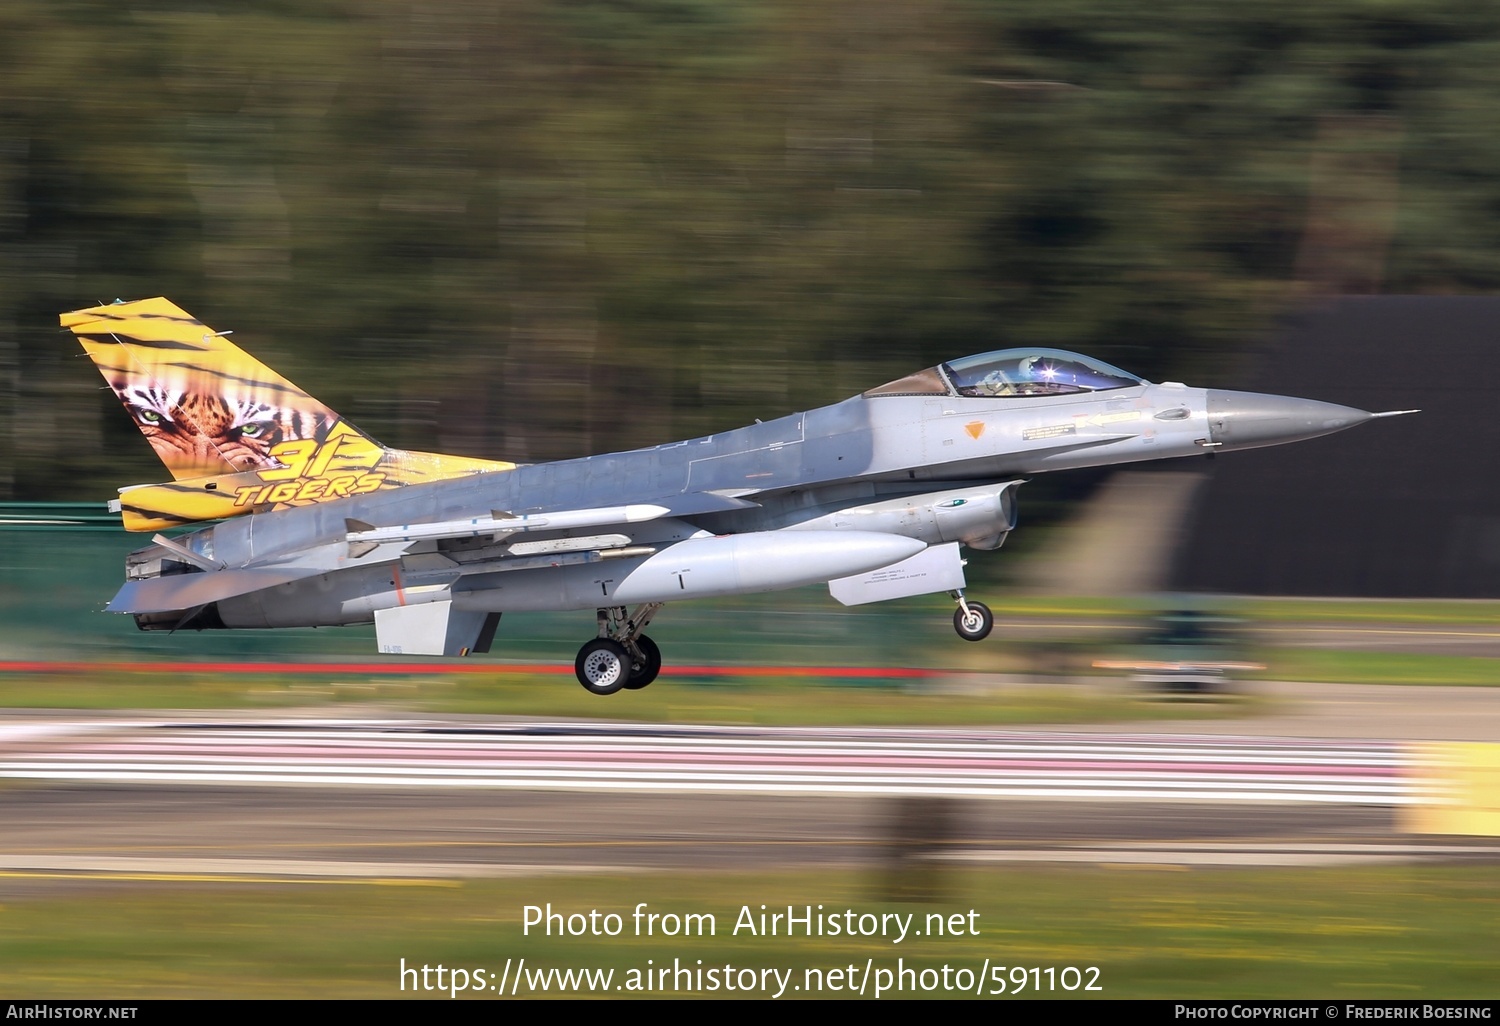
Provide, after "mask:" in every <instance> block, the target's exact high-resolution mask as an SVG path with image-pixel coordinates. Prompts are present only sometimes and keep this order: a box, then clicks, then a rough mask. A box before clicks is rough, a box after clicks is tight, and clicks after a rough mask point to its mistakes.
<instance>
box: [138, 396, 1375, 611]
mask: <svg viewBox="0 0 1500 1026" xmlns="http://www.w3.org/2000/svg"><path fill="white" fill-rule="evenodd" d="M1368 416H1369V415H1368V414H1365V413H1364V412H1363V411H1359V410H1352V409H1349V408H1347V407H1342V406H1334V405H1331V404H1327V403H1319V402H1314V401H1309V400H1297V399H1288V398H1284V397H1279V396H1262V395H1256V394H1254V393H1239V392H1218V391H1210V390H1205V389H1199V388H1189V387H1186V386H1183V385H1180V384H1175V383H1166V384H1146V383H1143V384H1140V385H1134V386H1130V387H1125V388H1115V389H1109V390H1106V391H1098V392H1084V393H1076V394H1067V395H1045V396H1006V397H984V398H969V397H963V396H958V395H953V394H950V395H930V394H929V395H873V396H872V395H861V396H855V397H853V398H851V399H848V400H845V401H844V402H841V403H837V404H835V405H832V406H826V407H822V408H820V409H815V410H811V411H808V412H805V413H798V414H794V415H792V416H788V417H782V418H780V419H777V420H772V421H767V422H764V423H756V424H754V425H751V426H748V427H744V428H740V429H738V430H734V431H728V432H723V433H720V434H714V435H709V436H706V437H703V438H695V439H690V440H688V441H683V442H675V443H671V444H667V445H659V446H655V447H653V448H648V449H638V450H634V451H630V452H620V453H610V454H605V455H598V456H590V457H587V458H583V459H574V460H565V461H560V462H556V463H546V464H536V465H530V466H521V467H517V468H515V469H513V470H507V471H498V472H491V473H484V474H476V475H473V476H470V477H465V478H458V479H453V480H447V481H438V482H432V483H427V484H421V485H413V486H408V487H405V488H398V489H392V490H390V491H385V492H378V493H375V494H371V495H366V496H360V497H357V498H350V499H342V500H337V501H333V502H327V503H323V504H319V505H312V506H304V507H298V508H293V509H287V510H282V511H278V512H272V513H262V514H256V515H250V516H245V517H241V518H239V519H237V520H231V521H226V522H223V523H220V524H217V525H215V526H213V527H210V528H205V529H203V530H201V531H198V532H195V533H193V534H191V535H187V536H184V537H182V538H180V539H178V541H179V542H180V543H181V544H182V545H184V546H186V547H187V548H189V549H191V550H192V551H193V552H195V553H197V554H198V555H200V556H201V557H204V558H205V559H209V560H212V561H214V562H215V563H217V564H218V565H220V566H222V567H225V568H229V569H235V570H248V571H256V572H263V573H265V574H266V575H267V580H268V581H270V582H273V583H271V584H270V585H269V586H268V587H265V588H264V589H261V590H256V591H252V592H249V593H245V594H237V595H233V596H230V597H227V598H222V599H219V600H217V601H216V602H215V603H214V605H215V606H216V609H215V613H214V618H215V619H216V620H217V621H218V622H215V623H213V624H212V625H213V626H227V627H276V626H309V625H332V624H347V623H359V622H369V621H370V620H372V619H373V617H374V613H375V611H377V610H379V609H382V608H389V607H391V606H394V605H396V604H398V603H399V604H402V605H405V604H408V603H410V602H413V601H423V600H428V599H432V598H436V597H439V596H441V597H442V598H451V599H453V600H454V601H455V603H456V607H457V606H459V605H461V606H463V607H464V608H471V609H492V610H494V611H497V612H500V611H511V610H520V609H591V608H596V607H600V606H604V605H615V604H618V603H616V602H615V601H613V591H612V590H611V589H612V584H613V582H618V581H624V580H626V579H628V578H629V576H630V574H631V573H632V572H634V571H635V570H636V569H637V568H639V567H641V566H642V565H643V564H646V563H647V562H648V558H647V557H645V556H634V557H631V558H623V559H619V560H616V561H614V562H613V563H612V564H609V565H607V567H606V566H605V565H603V564H580V565H566V566H564V565H555V566H547V567H537V568H522V569H509V570H505V571H504V572H497V568H496V567H495V566H494V564H492V563H491V562H490V561H489V560H490V557H489V556H487V555H486V551H485V542H484V541H483V540H482V539H475V540H472V541H469V542H465V543H440V544H426V545H417V546H413V545H401V544H397V545H389V544H387V545H380V546H378V547H376V548H375V549H374V550H373V551H370V552H368V553H361V554H359V555H354V554H353V550H352V549H351V547H350V546H349V545H348V544H347V538H348V535H349V532H350V527H349V524H348V522H349V521H350V520H354V521H359V522H362V523H363V524H366V525H372V526H375V527H386V526H391V525H402V524H424V523H432V522H439V521H454V520H459V519H463V518H475V517H488V516H489V515H490V514H491V513H492V511H505V512H507V513H514V514H523V513H526V514H530V513H544V512H546V511H556V510H587V509H595V508H600V507H615V506H622V505H625V504H632V503H659V504H660V505H662V506H666V507H668V508H670V510H671V515H670V516H668V517H665V518H662V519H657V520H653V521H649V522H647V523H645V524H641V525H637V526H635V527H634V528H632V529H631V530H630V531H629V533H628V537H629V542H630V544H632V545H635V546H644V547H649V548H650V549H652V550H654V551H662V550H665V549H669V548H670V547H672V546H674V545H678V544H679V543H682V542H686V541H689V540H691V539H694V538H703V537H705V536H715V535H730V534H733V535H745V534H749V533H752V532H778V531H785V530H788V529H790V530H807V529H818V530H841V529H849V528H851V523H852V521H851V520H850V519H849V518H847V517H845V518H843V519H841V518H840V513H841V511H850V510H859V509H866V510H873V511H874V512H875V513H876V514H879V513H880V509H879V508H877V507H879V506H880V504H881V503H887V504H889V503H890V502H891V501H892V500H903V499H908V498H910V497H914V496H928V497H931V498H932V500H933V501H934V502H936V501H937V500H939V499H941V498H942V496H944V495H945V494H949V493H955V494H958V493H963V494H968V493H967V492H966V491H965V490H970V491H972V489H974V488H977V487H980V486H986V485H1001V484H1004V486H1005V487H1006V488H1013V487H1014V483H1015V481H1016V479H1018V478H1022V477H1025V476H1028V475H1032V474H1038V473H1044V472H1047V471H1054V470H1064V469H1073V468H1080V467H1095V466H1103V465H1113V464H1121V463H1131V462H1138V461H1143V460H1154V459H1162V458H1168V457H1179V456H1191V455H1199V454H1203V453H1205V452H1213V451H1216V450H1229V449H1235V448H1249V447H1253V446H1260V445H1271V444H1276V443H1278V442H1284V441H1293V440H1296V439H1299V438H1308V437H1313V436H1315V435H1319V434H1327V433H1330V432H1333V431H1337V430H1341V429H1343V428H1345V427H1349V426H1352V425H1353V424H1356V423H1359V422H1361V421H1362V420H1363V419H1366V418H1367V417H1368ZM913 501H914V502H915V501H916V500H913ZM897 505H900V503H899V502H897ZM1001 506H1004V507H1006V508H1005V510H1004V511H1003V512H1002V511H1001V510H1000V507H1001ZM1013 516H1014V512H1013V504H1010V505H1008V504H1006V503H1004V502H1000V503H998V504H997V506H996V512H995V517H996V518H997V522H996V523H995V524H993V525H991V527H992V528H993V529H992V530H990V531H989V533H988V535H986V534H985V532H984V531H981V530H978V529H974V528H966V529H967V530H969V531H970V536H969V537H965V538H963V539H962V540H964V541H966V542H967V543H969V544H972V545H976V546H977V547H981V548H992V547H994V545H995V544H998V541H996V542H994V544H989V543H984V542H978V541H975V540H972V539H976V538H979V537H981V536H987V537H992V538H998V537H1003V535H1004V532H1005V531H1008V530H1009V529H1010V527H1011V526H1013ZM876 520H878V523H879V526H878V528H877V529H878V530H880V531H883V532H886V533H894V534H906V535H909V536H911V537H914V538H917V539H919V540H920V541H922V542H924V543H928V544H931V543H934V542H936V541H939V540H952V539H950V538H948V536H947V535H946V534H941V531H940V529H939V528H937V527H934V526H933V518H932V517H927V518H926V519H925V520H924V519H923V518H922V517H908V518H906V519H905V520H903V519H902V518H901V517H896V518H894V519H892V518H891V517H885V518H883V519H881V518H880V517H879V516H877V517H876V518H875V519H873V520H871V519H867V521H866V522H868V523H875V522H876ZM1007 520H1008V521H1009V522H1007ZM906 522H910V528H909V529H907V528H904V527H903V526H902V524H903V523H906ZM859 528H860V525H858V524H856V525H854V528H853V529H859ZM612 530H613V529H612ZM559 533H560V534H562V535H564V536H566V535H567V534H569V533H570V532H559ZM572 533H579V534H587V533H589V532H587V531H580V532H572ZM595 533H597V532H595ZM684 551H686V550H684ZM164 557H165V562H164ZM170 559H171V556H170V553H168V552H167V551H166V550H164V549H162V548H161V547H160V546H153V547H150V548H147V549H143V550H140V551H139V552H137V553H135V554H133V555H132V557H131V564H130V570H131V573H130V576H132V577H134V578H135V579H144V578H150V577H154V576H157V575H158V574H160V573H161V572H162V569H163V567H164V566H165V565H167V564H168V563H170ZM465 560H468V562H467V563H465V562H464V561H465ZM455 561H457V562H455ZM179 569H181V568H179ZM278 571H280V572H284V573H285V574H286V576H287V578H288V579H287V580H285V581H284V582H279V579H278V578H277V577H276V576H275V574H276V573H277V572H278ZM606 573H607V575H608V576H606V577H601V574H606ZM299 575H300V576H299ZM701 576H702V575H700V577H701ZM705 579H706V578H705ZM277 582H279V583H277ZM803 583H807V581H805V580H797V581H795V584H803ZM784 586H793V585H790V584H789V585H784ZM739 590H773V589H772V588H770V587H761V588H748V587H747V588H744V589H739ZM735 591H736V589H735V588H732V587H731V588H725V587H723V586H720V587H719V590H718V591H715V592H700V593H691V594H690V593H686V585H684V592H685V593H684V594H682V595H681V596H677V595H675V594H674V595H672V596H668V597H669V598H676V597H681V598H692V597H699V596H700V595H701V594H710V593H712V594H726V593H734V592H735ZM648 600H650V601H656V600H657V599H654V598H652V599H648ZM177 608H178V609H179V610H181V611H182V612H183V613H184V614H189V613H191V609H190V608H187V609H185V608H183V607H181V606H179V607H177ZM121 611H127V612H139V610H136V609H122V610H121ZM174 615H175V614H174ZM169 619H171V617H170V616H156V617H155V618H154V619H152V618H151V617H147V618H145V619H144V620H141V618H140V617H138V620H141V622H142V626H148V624H152V625H157V626H160V625H162V624H165V623H166V622H167V620H169ZM180 621H181V617H179V618H178V622H180ZM191 625H192V624H190V626H191Z"/></svg>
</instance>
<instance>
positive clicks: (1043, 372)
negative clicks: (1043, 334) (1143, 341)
mask: <svg viewBox="0 0 1500 1026" xmlns="http://www.w3.org/2000/svg"><path fill="white" fill-rule="evenodd" d="M943 373H944V374H946V375H947V377H948V380H949V381H951V382H952V383H953V387H954V388H955V389H956V390H957V391H958V394H959V395H963V396H969V397H971V398H980V399H983V398H990V397H996V398H1002V397H1008V396H1037V395H1071V394H1075V393H1079V392H1103V391H1105V390H1107V389H1111V388H1130V387H1131V386H1133V385H1144V384H1147V382H1146V381H1144V380H1142V379H1141V378H1138V377H1136V376H1135V375H1134V374H1127V373H1125V372H1124V371H1122V370H1120V369H1119V368H1118V367H1111V366H1110V365H1109V364H1107V363H1105V362H1103V361H1102V360H1094V359H1091V358H1089V357H1087V356H1080V355H1079V354H1077V353H1069V352H1064V351H1063V350H1061V349H1006V350H1002V351H1000V352H997V353H981V354H980V355H978V356H966V357H964V358H963V359H962V360H954V361H953V362H952V363H945V364H943Z"/></svg>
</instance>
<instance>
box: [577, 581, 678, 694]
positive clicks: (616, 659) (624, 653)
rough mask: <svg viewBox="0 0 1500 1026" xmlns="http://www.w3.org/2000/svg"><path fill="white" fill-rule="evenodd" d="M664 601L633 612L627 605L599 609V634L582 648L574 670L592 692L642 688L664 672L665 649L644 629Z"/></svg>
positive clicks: (579, 679) (586, 689)
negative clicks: (663, 657) (662, 651)
mask: <svg viewBox="0 0 1500 1026" xmlns="http://www.w3.org/2000/svg"><path fill="white" fill-rule="evenodd" d="M661 607H662V604H661V603H660V602H648V603H646V604H645V605H642V606H638V607H636V610H635V612H634V613H633V614H631V615H630V616H628V617H627V616H626V615H625V607H624V606H613V607H611V608H609V609H601V610H599V636H598V637H597V638H595V639H594V640H593V641H590V642H589V643H588V644H586V645H584V646H583V647H582V648H580V649H579V650H578V658H577V659H575V660H574V661H573V671H574V672H575V673H577V674H578V683H580V684H582V685H583V689H584V690H585V691H587V692H589V693H590V694H595V695H612V694H614V693H615V692H616V691H619V690H620V689H622V688H623V689H625V690H627V691H639V690H640V689H641V688H643V687H645V686H646V685H647V684H650V683H651V682H652V681H653V680H655V679H656V675H657V674H658V673H660V672H661V649H659V648H657V647H656V642H654V641H652V640H651V639H650V638H648V637H647V636H646V635H644V634H642V633H641V631H643V630H645V629H646V625H647V624H648V623H650V622H651V618H652V617H653V616H655V615H656V614H657V612H658V611H659V610H660V609H661Z"/></svg>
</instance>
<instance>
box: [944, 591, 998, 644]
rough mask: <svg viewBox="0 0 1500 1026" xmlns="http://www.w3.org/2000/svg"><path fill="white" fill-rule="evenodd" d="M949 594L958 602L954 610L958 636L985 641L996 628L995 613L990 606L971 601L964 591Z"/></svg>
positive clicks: (954, 624)
mask: <svg viewBox="0 0 1500 1026" xmlns="http://www.w3.org/2000/svg"><path fill="white" fill-rule="evenodd" d="M948 594H950V595H952V596H953V599H954V601H956V602H957V603H958V608H957V609H956V610H954V612H953V629H954V630H955V631H957V632H958V636H959V637H960V638H963V639H964V640H965V641H983V640H984V639H985V638H987V637H989V636H990V631H992V630H994V629H995V614H994V613H992V612H990V607H989V606H987V605H985V604H984V603H983V602H971V601H969V600H968V599H966V598H964V593H963V592H962V591H952V592H949V593H948Z"/></svg>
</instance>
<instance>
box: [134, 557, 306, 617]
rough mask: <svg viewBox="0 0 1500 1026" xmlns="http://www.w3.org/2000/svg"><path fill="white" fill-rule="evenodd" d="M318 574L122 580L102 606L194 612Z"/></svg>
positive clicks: (230, 573)
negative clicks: (110, 598) (116, 591)
mask: <svg viewBox="0 0 1500 1026" xmlns="http://www.w3.org/2000/svg"><path fill="white" fill-rule="evenodd" d="M320 573H322V571H321V570H313V569H307V568H303V569H277V570H220V571H218V572H216V573H206V574H173V575H171V576H170V577H150V578H146V579H145V580H140V581H126V582H125V586H124V587H122V588H121V589H120V591H119V593H118V594H116V595H115V597H114V600H113V601H112V602H110V604H109V605H108V606H106V607H105V610H104V611H105V612H107V613H169V612H172V611H173V610H177V609H196V608H197V607H199V606H206V605H208V604H209V603H210V602H219V601H222V600H223V599H227V598H234V597H235V596H236V595H248V594H250V593H251V592H254V591H260V590H262V589H264V588H274V587H276V586H277V585H278V584H287V583H289V582H291V581H295V580H299V579H301V578H303V577H315V576H317V575H318V574H320Z"/></svg>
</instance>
